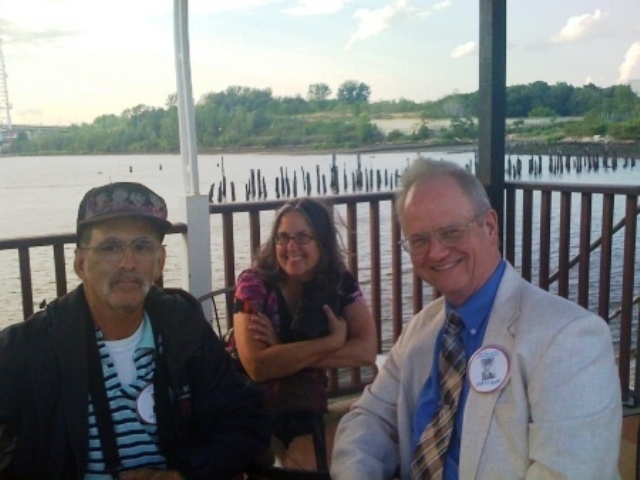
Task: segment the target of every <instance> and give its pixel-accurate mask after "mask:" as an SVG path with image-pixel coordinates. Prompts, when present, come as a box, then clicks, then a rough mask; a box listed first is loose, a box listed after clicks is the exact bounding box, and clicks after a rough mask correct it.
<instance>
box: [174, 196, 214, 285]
mask: <svg viewBox="0 0 640 480" xmlns="http://www.w3.org/2000/svg"><path fill="white" fill-rule="evenodd" d="M181 203H182V204H183V205H184V206H185V211H184V212H183V218H184V219H185V221H186V223H187V225H188V226H189V230H188V232H187V233H186V234H185V235H184V236H183V238H184V242H183V255H182V258H183V259H184V260H183V263H182V285H183V288H184V289H185V290H189V292H191V293H192V294H193V295H195V296H196V297H199V296H200V295H204V294H205V293H209V292H210V291H211V230H210V226H209V199H208V198H207V195H189V196H186V197H185V198H184V202H181Z"/></svg>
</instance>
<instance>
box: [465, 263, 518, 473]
mask: <svg viewBox="0 0 640 480" xmlns="http://www.w3.org/2000/svg"><path fill="white" fill-rule="evenodd" d="M521 282H522V279H521V277H520V276H519V275H518V273H517V272H516V271H515V270H514V269H513V267H512V266H511V265H509V264H507V268H506V269H505V272H504V274H503V276H502V281H501V282H500V286H499V287H498V292H497V294H496V298H495V301H494V303H493V307H492V309H491V313H490V315H489V320H488V325H487V331H486V333H485V336H484V340H483V342H482V345H483V346H489V345H492V346H496V347H500V348H501V349H502V350H503V351H504V352H505V353H506V355H507V358H508V359H509V362H510V365H512V364H513V363H512V362H513V353H514V352H513V348H514V330H513V327H514V324H515V322H516V321H517V319H518V317H519V316H520V307H519V305H520V300H519V299H520V295H521ZM509 381H510V380H509V379H508V380H507V382H506V383H505V385H504V386H503V387H502V388H501V389H499V390H497V391H495V392H490V393H478V392H476V391H475V390H474V389H473V388H470V389H469V396H468V398H467V403H466V406H465V414H464V424H463V432H464V433H463V435H462V445H461V452H460V478H475V477H476V475H477V472H478V467H479V465H480V458H481V455H482V450H483V448H484V444H485V442H486V439H487V435H488V433H489V426H490V424H491V420H492V418H493V411H494V408H495V405H496V402H497V401H498V397H499V395H500V393H501V392H502V391H503V390H504V389H505V388H508V386H509Z"/></svg>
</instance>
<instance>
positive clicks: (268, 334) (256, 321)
mask: <svg viewBox="0 0 640 480" xmlns="http://www.w3.org/2000/svg"><path fill="white" fill-rule="evenodd" d="M249 330H251V335H252V337H253V338H254V339H256V340H259V341H261V342H263V343H264V344H265V345H266V346H267V347H272V346H274V345H278V344H279V343H280V337H278V334H277V333H276V331H275V329H274V328H273V324H272V323H271V321H270V320H269V319H268V318H267V317H266V316H265V315H263V314H262V313H252V314H251V318H250V319H249Z"/></svg>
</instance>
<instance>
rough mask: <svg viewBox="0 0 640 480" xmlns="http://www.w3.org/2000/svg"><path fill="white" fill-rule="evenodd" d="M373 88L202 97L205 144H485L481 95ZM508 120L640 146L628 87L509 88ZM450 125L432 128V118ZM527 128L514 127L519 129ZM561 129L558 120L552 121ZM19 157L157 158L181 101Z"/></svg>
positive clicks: (199, 109) (171, 135) (174, 133)
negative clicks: (383, 97)
mask: <svg viewBox="0 0 640 480" xmlns="http://www.w3.org/2000/svg"><path fill="white" fill-rule="evenodd" d="M370 97H371V88H370V87H369V86H368V85H367V84H365V83H363V82H358V81H356V80H347V81H345V82H343V83H342V84H341V85H340V86H339V88H338V90H337V91H336V93H335V95H333V91H332V90H331V88H330V87H329V85H327V84H325V83H315V84H312V85H309V88H308V91H307V96H306V98H303V97H302V96H300V95H297V96H293V97H287V96H284V97H275V96H274V95H273V93H272V91H271V89H269V88H265V89H255V88H250V87H242V86H230V87H228V88H227V89H226V90H224V91H221V92H217V93H207V94H205V95H203V96H202V97H201V98H200V99H199V100H198V101H197V102H196V104H195V117H196V132H197V141H198V148H199V150H201V151H207V150H208V149H233V148H256V149H259V148H264V149H269V148H286V147H291V146H295V147H303V148H308V149H310V150H312V149H340V148H367V147H372V146H375V145H380V144H401V143H403V142H404V143H406V142H424V141H431V142H442V143H447V142H451V141H459V140H468V141H473V140H475V139H476V138H477V125H476V120H475V118H477V114H478V92H474V93H468V94H460V93H454V94H451V95H447V96H445V97H443V98H441V99H439V100H436V101H427V102H422V103H420V102H414V101H411V100H407V99H403V98H401V99H399V100H390V101H379V102H371V101H370ZM506 113H507V117H508V118H516V119H524V118H530V117H551V118H552V119H555V118H557V117H579V118H580V120H579V121H573V122H562V126H555V133H554V134H553V135H555V136H556V137H558V136H559V137H562V136H591V135H609V136H612V137H614V138H617V139H627V140H640V98H639V97H638V96H637V95H636V94H635V93H634V92H633V91H632V90H631V88H630V87H629V85H616V86H612V87H608V88H600V87H597V86H595V85H593V84H589V85H586V86H583V87H574V86H572V85H568V84H566V83H563V82H560V83H557V84H555V85H548V84H547V83H545V82H542V81H537V82H533V83H531V84H528V85H515V86H510V87H508V88H507V102H506ZM396 115H403V116H408V117H412V118H418V119H419V120H421V122H419V124H418V127H417V128H416V130H415V131H414V132H411V133H410V134H407V133H403V132H401V131H399V130H395V131H391V132H389V133H388V134H387V135H385V134H383V133H382V131H381V130H380V129H378V127H377V126H376V125H375V123H374V122H373V121H372V119H373V118H376V119H379V118H385V117H386V118H389V117H392V116H396ZM434 119H450V120H451V121H450V124H449V127H447V128H444V129H442V130H439V131H437V132H436V131H432V130H431V129H430V128H429V127H428V122H429V120H434ZM523 123H524V122H523V121H520V123H518V122H516V123H515V125H516V128H518V127H519V126H521V125H522V124H523ZM552 123H553V122H552ZM10 148H11V153H13V154H18V155H20V154H22V155H39V154H95V153H98V154H100V153H103V154H107V153H141V152H145V153H155V152H158V153H159V152H177V151H178V150H179V133H178V115H177V107H176V95H175V94H172V95H169V97H168V98H167V102H166V104H165V106H164V108H157V107H149V106H146V105H138V106H136V107H133V108H130V109H127V110H125V111H124V112H122V114H121V115H119V116H118V115H102V116H99V117H97V118H96V119H95V120H94V121H93V122H92V123H91V124H88V123H83V124H80V125H76V124H74V125H71V126H69V127H65V128H61V129H59V130H54V131H51V132H46V133H41V134H38V135H32V136H29V135H27V134H26V133H25V132H19V133H18V135H17V137H16V139H15V140H14V141H13V143H12V145H11V147H10Z"/></svg>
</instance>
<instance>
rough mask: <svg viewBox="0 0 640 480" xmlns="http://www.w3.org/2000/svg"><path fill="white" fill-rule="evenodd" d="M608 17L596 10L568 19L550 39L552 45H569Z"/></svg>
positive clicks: (606, 13)
mask: <svg viewBox="0 0 640 480" xmlns="http://www.w3.org/2000/svg"><path fill="white" fill-rule="evenodd" d="M607 16H608V12H601V11H600V10H596V11H595V12H593V13H586V14H584V15H578V16H575V17H569V20H567V24H566V25H565V26H564V27H562V29H561V30H560V33H558V34H556V35H554V36H553V37H551V42H552V43H569V42H574V41H576V40H579V39H580V38H583V37H584V36H586V35H587V34H588V33H589V32H590V31H591V30H592V29H593V28H594V27H595V26H596V25H597V24H598V22H600V21H602V20H603V19H604V18H606V17H607Z"/></svg>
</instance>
